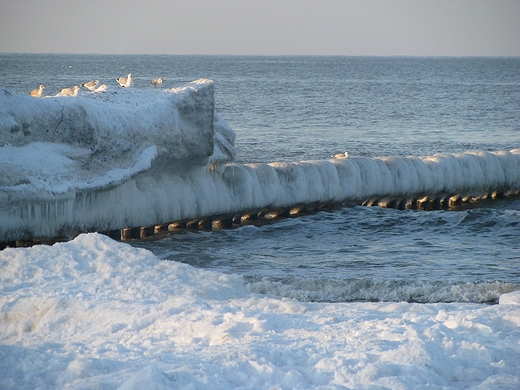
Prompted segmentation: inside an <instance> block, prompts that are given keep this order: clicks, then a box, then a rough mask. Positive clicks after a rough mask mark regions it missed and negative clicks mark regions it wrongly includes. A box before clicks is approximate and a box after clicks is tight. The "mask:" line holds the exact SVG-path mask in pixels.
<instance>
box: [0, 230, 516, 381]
mask: <svg viewBox="0 0 520 390" xmlns="http://www.w3.org/2000/svg"><path fill="white" fill-rule="evenodd" d="M0 267H1V269H2V273H1V276H0V279H1V280H0V286H1V294H0V307H1V313H2V314H1V318H2V321H0V356H1V358H0V372H1V373H2V375H0V387H2V388H5V389H11V388H12V389H14V388H16V389H29V388H37V387H42V388H49V387H54V388H68V387H75V388H92V387H98V388H105V389H117V388H121V389H138V388H142V386H143V385H144V384H146V386H155V387H154V388H158V389H167V388H179V387H181V388H192V389H202V388H207V386H209V385H211V387H212V388H215V389H229V388H244V389H252V388H255V389H262V388H265V389H268V388H272V387H273V386H275V388H280V389H289V388H295V387H296V388H301V389H311V388H312V389H320V388H321V389H330V388H338V389H339V388H342V387H343V386H345V387H347V388H370V387H374V386H375V387H381V386H382V387H387V388H425V387H428V388H453V389H455V388H468V387H472V388H482V389H484V388H485V389H491V388H507V389H513V388H517V387H518V386H519V385H520V375H519V373H520V363H519V362H520V359H519V357H520V346H519V344H518V339H519V337H520V331H519V329H520V294H519V292H513V293H510V294H505V295H503V296H502V297H501V299H500V304H499V305H491V306H490V305H482V304H466V303H437V304H415V303H404V302H397V303H387V302H379V303H362V302H359V303H335V304H331V303H308V302H298V301H295V300H291V299H278V298H274V297H270V296H268V295H259V294H253V293H251V292H249V291H248V290H247V289H246V288H245V287H244V284H243V279H242V278H241V277H240V276H238V275H225V274H221V273H218V272H214V271H207V270H201V269H196V268H193V267H191V266H189V265H185V264H181V263H177V262H172V261H160V260H159V259H158V258H156V257H155V256H154V255H153V254H151V253H150V252H148V251H146V250H142V249H136V248H132V247H131V246H129V245H127V244H124V243H117V242H115V241H112V240H111V239H109V238H108V237H105V236H102V235H99V234H84V235H80V236H78V237H77V238H76V239H74V240H73V241H70V242H67V243H62V244H56V245H54V246H52V247H49V246H38V247H33V248H17V249H6V250H4V251H2V252H0Z"/></svg>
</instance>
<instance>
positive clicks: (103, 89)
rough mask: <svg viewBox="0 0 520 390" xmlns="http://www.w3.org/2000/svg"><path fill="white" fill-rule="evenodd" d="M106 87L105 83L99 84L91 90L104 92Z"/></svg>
mask: <svg viewBox="0 0 520 390" xmlns="http://www.w3.org/2000/svg"><path fill="white" fill-rule="evenodd" d="M107 89H108V87H107V85H106V84H101V85H100V86H99V87H97V88H96V89H95V90H94V91H93V92H105V91H106V90H107Z"/></svg>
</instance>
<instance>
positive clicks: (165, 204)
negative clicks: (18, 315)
mask: <svg viewBox="0 0 520 390" xmlns="http://www.w3.org/2000/svg"><path fill="white" fill-rule="evenodd" d="M0 118H1V119H0V136H1V138H0V241H8V240H16V239H31V238H41V237H53V236H60V235H74V234H77V233H80V232H85V231H93V230H94V231H107V230H116V229H121V228H126V227H137V226H148V225H154V224H161V223H167V222H172V221H177V220H182V219H188V218H190V219H193V218H201V217H206V216H212V215H221V214H233V213H237V212H242V211H247V210H259V209H262V208H266V207H275V208H277V207H279V208H283V207H291V206H294V205H299V204H314V203H327V202H353V203H354V202H363V201H365V200H367V199H370V198H384V197H387V198H388V197H389V198H393V199H395V200H406V199H408V198H418V197H422V196H430V197H444V198H445V197H450V196H455V195H458V196H481V195H485V194H488V193H491V192H495V191H496V192H508V191H512V192H516V191H518V190H520V149H517V150H512V151H511V152H506V151H502V152H493V153H489V152H469V153H459V154H453V155H447V154H439V155H434V156H427V157H408V158H398V157H388V158H367V157H349V158H340V159H331V160H324V161H302V162H295V163H271V164H245V165H239V164H233V163H229V161H232V160H233V158H234V155H235V150H234V146H233V143H234V133H233V131H232V130H231V129H230V128H229V126H228V125H227V124H226V123H225V122H224V120H223V119H222V118H220V117H218V115H215V112H214V101H213V84H212V82H211V81H208V80H199V81H197V82H194V83H191V84H188V85H187V86H185V87H183V88H178V89H174V90H167V91H157V90H153V89H149V90H137V89H129V90H126V89H125V90H121V89H120V90H118V91H117V92H111V91H107V92H104V93H102V94H96V93H88V94H83V95H81V96H79V97H77V98H68V97H59V98H56V97H55V98H44V99H35V98H32V97H29V96H22V95H17V94H13V93H11V92H9V91H6V90H1V91H0ZM226 163H227V164H226Z"/></svg>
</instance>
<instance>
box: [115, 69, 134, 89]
mask: <svg viewBox="0 0 520 390" xmlns="http://www.w3.org/2000/svg"><path fill="white" fill-rule="evenodd" d="M116 81H117V82H118V83H119V85H120V86H122V87H125V88H130V87H131V86H132V74H131V73H130V74H129V75H128V77H118V78H117V79H116Z"/></svg>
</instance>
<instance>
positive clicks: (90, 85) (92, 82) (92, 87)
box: [81, 80, 99, 91]
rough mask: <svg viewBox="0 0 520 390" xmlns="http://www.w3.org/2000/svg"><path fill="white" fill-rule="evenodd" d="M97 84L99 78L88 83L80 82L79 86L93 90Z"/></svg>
mask: <svg viewBox="0 0 520 390" xmlns="http://www.w3.org/2000/svg"><path fill="white" fill-rule="evenodd" d="M98 84H99V80H91V81H89V82H88V83H85V84H81V86H82V87H85V88H87V89H90V90H91V91H93V90H95V89H96V87H97V85H98Z"/></svg>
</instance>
